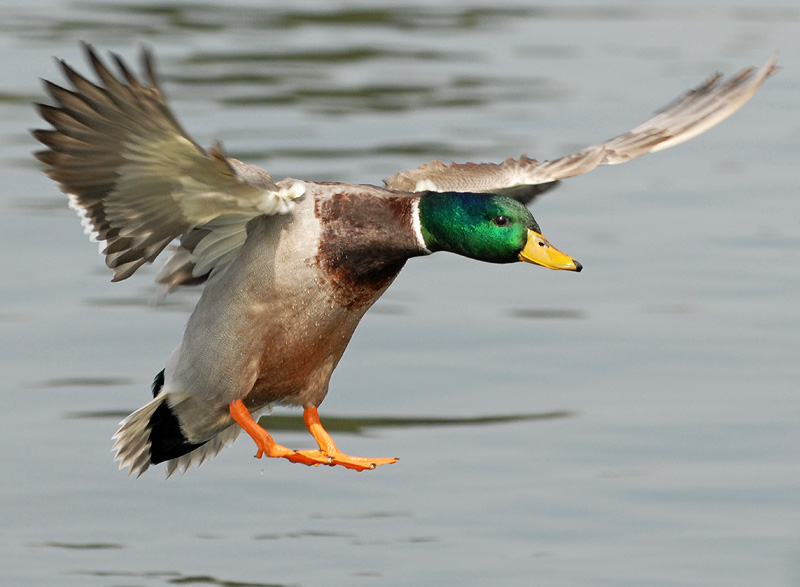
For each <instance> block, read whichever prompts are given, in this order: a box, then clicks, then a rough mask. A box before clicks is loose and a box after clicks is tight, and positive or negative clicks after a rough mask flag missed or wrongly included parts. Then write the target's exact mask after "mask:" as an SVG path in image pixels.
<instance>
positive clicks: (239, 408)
mask: <svg viewBox="0 0 800 587" xmlns="http://www.w3.org/2000/svg"><path fill="white" fill-rule="evenodd" d="M85 50H86V54H87V58H88V60H89V62H90V63H91V66H92V68H93V69H94V72H95V73H96V75H97V77H98V79H99V82H98V83H95V82H92V81H90V80H89V79H87V78H86V77H84V76H82V75H80V74H79V73H77V72H76V71H75V70H74V69H72V68H71V67H70V66H69V65H67V64H66V63H65V62H63V61H61V62H60V64H61V68H62V69H63V72H64V74H65V75H66V77H67V79H68V80H69V82H70V83H71V84H72V86H73V89H66V88H64V87H61V86H59V85H56V84H54V83H52V82H49V81H45V82H44V83H45V87H46V90H47V92H48V93H49V95H50V96H51V97H52V99H53V100H54V101H55V105H45V104H38V105H37V107H38V110H39V113H40V114H41V116H42V118H44V120H45V121H47V122H48V123H49V124H51V125H52V127H53V128H51V129H47V130H35V131H33V134H34V136H35V137H36V139H38V140H39V141H40V142H41V143H43V144H44V145H45V146H46V147H47V149H45V150H43V151H40V152H38V153H36V157H37V158H38V159H39V161H41V162H42V163H44V164H45V165H46V166H47V170H46V173H47V175H48V176H49V177H51V178H52V179H53V180H54V181H56V182H57V183H58V184H59V187H60V188H61V190H62V191H63V192H65V193H66V194H67V195H68V197H69V204H70V206H71V207H72V208H74V209H75V210H76V211H77V212H78V214H79V215H80V217H81V219H82V223H83V226H84V228H85V230H86V232H87V233H88V234H89V235H90V236H91V238H92V240H95V241H98V242H99V243H100V250H101V253H102V254H103V255H105V260H106V265H107V266H108V267H109V268H111V269H112V270H113V273H114V276H113V281H120V280H124V279H127V278H128V277H130V276H131V275H132V274H133V273H134V272H135V271H136V270H137V269H138V268H139V267H140V266H142V265H143V264H144V263H149V262H152V261H153V260H155V258H156V257H158V256H159V254H160V253H161V252H162V251H164V250H165V249H167V248H168V246H169V245H170V243H173V241H174V242H175V244H174V245H173V246H171V247H170V248H169V250H171V252H172V254H171V256H170V257H169V258H168V259H167V261H166V263H165V265H164V268H163V269H162V270H161V272H160V273H159V274H158V277H157V281H158V282H160V283H162V284H165V285H166V286H168V287H170V288H174V287H177V286H180V285H189V284H197V283H201V282H205V289H204V291H203V293H202V295H201V297H200V299H199V301H198V303H197V306H196V308H195V310H194V312H193V313H192V314H191V316H190V317H189V321H188V324H187V326H186V330H185V333H184V336H183V340H182V342H181V344H180V345H179V346H178V348H177V349H176V350H175V351H174V352H173V353H172V355H171V356H170V358H169V359H168V360H167V362H166V367H165V368H164V369H163V370H162V371H161V372H160V373H158V375H157V376H156V377H155V381H154V382H153V386H152V392H153V399H152V401H150V402H149V403H147V404H146V405H144V406H143V407H142V408H140V409H138V410H136V411H135V412H133V413H132V414H131V415H129V416H128V417H127V418H125V419H124V420H123V421H122V422H121V423H120V427H119V430H118V431H117V432H116V434H115V435H114V437H113V439H114V440H115V444H114V448H113V450H115V451H116V459H117V460H118V461H120V468H121V469H122V468H125V467H128V468H129V473H136V474H137V475H141V474H142V473H144V472H145V471H146V470H147V469H148V468H149V467H150V465H151V464H156V463H162V462H165V463H166V469H167V474H168V475H169V474H172V473H173V472H174V471H175V470H180V471H181V472H185V471H186V469H187V468H188V467H190V466H199V465H200V464H201V463H202V462H203V461H204V460H206V459H207V458H209V457H211V456H213V455H216V454H217V453H218V452H219V451H220V449H221V448H222V447H223V446H225V445H227V444H229V443H231V442H232V441H233V440H234V439H235V438H236V437H237V436H238V434H239V432H240V431H241V430H245V431H246V432H247V433H248V434H249V435H250V436H251V437H252V438H253V440H254V441H255V443H256V447H257V453H256V456H257V457H262V456H266V457H280V458H284V459H287V460H289V461H291V462H294V463H302V464H305V465H331V466H334V465H338V466H343V467H347V468H349V469H355V470H364V469H373V468H375V467H377V466H379V465H385V464H389V463H394V462H395V461H396V460H397V459H394V458H365V457H356V456H350V455H346V454H344V453H342V452H340V451H339V449H338V448H337V447H336V444H335V443H334V442H333V440H332V439H331V437H330V436H329V435H328V433H327V432H326V431H325V429H324V428H323V426H322V424H321V423H320V419H319V415H318V411H317V408H318V406H319V405H320V404H321V403H322V401H323V399H324V398H325V395H326V394H327V393H328V384H329V381H330V378H331V374H332V373H333V370H334V369H335V368H336V365H337V363H338V362H339V360H340V359H341V357H342V353H344V350H345V347H347V344H348V342H349V341H350V338H351V336H352V335H353V332H354V330H355V328H356V326H358V323H359V321H360V320H361V318H362V316H364V313H365V312H366V311H367V309H368V308H369V307H370V306H371V305H372V304H373V303H375V301H376V300H377V299H378V298H379V297H380V296H381V294H383V292H384V291H386V288H388V287H389V285H390V284H391V283H392V281H393V280H394V278H395V277H396V276H397V274H398V272H399V271H400V270H401V269H402V268H403V265H404V264H405V263H406V261H407V260H408V259H410V258H412V257H424V256H427V255H430V254H432V253H435V252H437V251H450V252H452V253H456V254H458V255H463V256H465V257H469V258H472V259H476V260H479V261H485V262H489V263H513V262H517V261H525V262H528V263H533V264H536V265H541V266H543V267H547V268H550V269H560V270H567V271H580V270H581V265H580V263H578V262H577V261H576V260H574V259H572V258H571V257H569V256H568V255H566V254H564V253H562V252H560V251H559V250H558V249H556V248H555V247H553V246H552V245H551V244H550V243H549V242H548V241H547V240H546V239H545V237H544V236H543V235H542V231H541V230H540V228H539V225H538V224H537V223H536V221H535V220H534V218H533V216H532V215H531V213H530V212H529V211H528V209H527V208H526V207H525V205H524V204H523V203H522V202H526V201H528V200H530V199H531V198H532V196H533V195H535V194H537V193H539V192H540V191H542V190H543V189H546V188H548V187H551V186H552V185H554V184H555V182H558V181H559V180H561V179H564V178H567V177H572V176H576V175H580V174H582V173H586V172H588V171H591V170H592V169H594V168H595V167H597V166H598V165H613V164H616V163H621V162H623V161H627V160H629V159H633V158H635V157H638V156H640V155H643V154H645V153H650V152H654V151H659V150H661V149H666V148H668V147H672V146H674V145H677V144H679V143H681V142H683V141H686V140H688V139H690V138H692V137H694V136H696V135H698V134H700V133H702V132H703V131H705V130H707V129H709V128H710V127H712V126H714V125H715V124H717V123H719V122H720V121H722V120H723V119H725V118H726V117H728V116H730V115H731V114H732V113H733V112H735V111H736V110H738V109H739V108H740V107H741V106H742V105H743V104H744V103H745V102H746V101H747V100H749V99H750V97H751V96H752V95H753V94H754V93H755V91H756V90H757V89H758V88H759V86H761V84H762V83H763V82H764V80H765V79H766V78H767V77H768V76H769V75H770V74H771V73H772V72H773V71H775V61H776V58H775V57H773V58H772V59H770V60H769V61H768V62H767V63H766V64H765V65H764V66H763V67H762V68H760V69H759V70H757V71H755V70H753V69H748V70H745V71H743V72H742V73H740V74H738V75H737V76H735V77H733V78H731V79H729V80H727V81H723V80H722V79H720V76H714V77H712V78H711V79H710V80H708V81H707V82H705V83H704V84H702V85H700V86H699V87H697V88H696V89H694V90H691V91H690V92H688V93H687V94H685V95H683V96H682V97H681V98H679V99H678V100H677V101H675V102H674V103H672V104H671V105H670V106H668V107H667V108H666V109H664V110H662V111H661V112H660V113H658V114H657V115H655V116H654V117H653V118H651V119H649V120H648V121H646V122H645V123H643V124H641V125H639V126H637V127H635V128H634V129H633V130H631V131H629V132H627V133H625V134H622V135H620V136H618V137H616V138H613V139H611V140H608V141H605V142H603V143H600V144H596V145H593V146H590V147H587V148H585V149H582V150H580V151H578V152H576V153H573V154H571V155H567V156H566V157H561V158H559V159H555V160H553V161H543V162H538V161H536V160H534V159H529V158H527V157H525V156H523V157H521V158H519V159H507V160H505V161H504V162H503V163H501V164H491V163H482V164H474V163H466V164H451V165H445V164H444V163H442V162H440V161H434V162H432V163H428V164H426V165H423V166H422V167H419V168H418V169H414V170H411V171H405V172H402V173H398V174H397V175H395V176H393V177H390V178H388V179H386V180H385V182H384V183H385V185H384V186H383V187H377V186H371V185H351V184H344V183H317V182H309V181H303V180H298V179H291V178H288V179H284V180H281V181H277V182H275V181H273V180H272V178H271V177H270V175H269V174H268V173H267V172H265V171H263V170H261V169H259V168H258V167H254V166H252V165H248V164H246V163H242V162H241V161H238V160H236V159H233V158H231V157H229V156H227V155H226V154H225V151H224V150H223V147H222V145H221V144H219V143H217V145H216V146H214V147H212V148H210V149H208V150H205V149H203V148H202V147H200V146H199V145H198V144H197V143H196V142H195V141H193V140H192V139H191V138H190V136H189V135H188V133H187V132H186V131H184V129H183V128H182V127H181V125H180V124H179V122H178V121H177V119H176V118H175V116H174V115H173V113H172V111H171V110H170V108H169V106H168V105H167V103H166V101H165V99H164V96H163V94H162V91H161V87H160V84H159V82H158V78H157V76H156V72H155V67H154V63H153V56H152V54H151V52H150V51H149V50H147V49H145V50H143V52H142V61H143V70H144V76H145V77H144V81H142V80H141V79H139V78H137V76H136V75H135V74H134V73H133V72H132V71H131V69H130V68H129V67H128V66H127V65H126V64H125V63H124V62H123V61H122V59H120V58H119V57H117V56H113V59H114V61H115V62H116V67H117V68H118V70H119V72H118V73H117V74H115V73H112V71H111V70H110V69H109V67H108V66H107V65H106V64H105V63H103V61H102V60H101V59H100V58H99V57H98V55H97V53H96V52H95V51H94V50H93V49H92V47H90V46H89V45H85ZM272 404H288V405H295V406H300V407H302V408H303V419H304V421H305V424H306V426H307V427H308V430H309V432H310V433H311V434H312V436H313V437H314V439H315V440H316V442H317V444H318V446H319V448H317V449H313V450H293V449H290V448H286V447H284V446H282V445H280V444H278V443H276V442H275V441H274V440H273V438H272V436H270V434H269V433H267V432H266V430H264V429H263V428H262V427H261V426H260V425H259V424H258V423H257V420H258V416H259V415H260V413H261V412H262V410H264V409H265V408H266V407H268V406H270V405H272Z"/></svg>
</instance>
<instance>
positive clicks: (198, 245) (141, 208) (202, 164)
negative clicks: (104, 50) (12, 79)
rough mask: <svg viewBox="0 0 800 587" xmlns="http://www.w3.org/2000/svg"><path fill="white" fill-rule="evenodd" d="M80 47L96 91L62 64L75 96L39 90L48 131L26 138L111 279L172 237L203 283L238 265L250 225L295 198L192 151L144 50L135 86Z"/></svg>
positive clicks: (218, 153)
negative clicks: (34, 142)
mask: <svg viewBox="0 0 800 587" xmlns="http://www.w3.org/2000/svg"><path fill="white" fill-rule="evenodd" d="M84 47H85V49H86V53H87V56H88V59H89V61H90V63H91V64H92V67H93V69H94V71H95V72H96V74H97V76H98V78H99V80H100V83H99V84H95V83H93V82H91V81H89V80H88V79H86V78H85V77H83V76H81V75H80V74H78V73H77V72H76V71H75V70H73V69H72V68H71V67H70V66H69V65H67V64H66V63H65V62H63V61H60V64H61V68H62V69H63V71H64V74H65V75H66V77H67V79H68V80H69V81H70V83H71V84H72V86H73V88H74V89H66V88H64V87H61V86H58V85H56V84H54V83H52V82H49V81H45V82H44V84H45V87H46V89H47V91H48V93H49V94H50V95H51V96H52V98H53V99H54V100H55V102H56V105H54V106H51V105H45V104H38V105H37V106H38V108H39V112H40V113H41V116H42V118H44V119H45V120H46V121H47V122H49V123H50V124H52V125H53V127H54V128H53V129H48V130H35V131H33V134H34V136H35V137H36V138H37V139H38V140H39V141H40V142H42V143H43V144H44V145H45V146H47V147H48V148H47V149H46V150H44V151H40V152H38V153H36V157H37V158H38V159H39V160H40V161H41V162H43V163H44V164H46V165H48V166H49V169H48V170H47V174H48V175H49V176H50V177H51V178H52V179H54V180H55V181H56V182H58V183H59V185H60V187H61V189H62V191H64V192H66V193H67V194H69V198H70V205H71V206H72V207H73V208H74V209H75V210H76V211H77V212H78V214H79V215H80V216H81V217H82V219H83V224H84V227H85V229H86V232H87V233H88V234H90V235H91V237H92V239H93V240H97V241H99V242H100V243H101V244H100V250H101V252H102V253H103V254H104V255H105V256H106V264H107V265H108V266H109V267H110V268H112V269H113V270H114V281H119V280H121V279H125V278H127V277H129V276H130V275H132V274H133V273H134V272H135V271H136V269H138V268H139V267H140V266H141V265H142V264H143V263H145V262H148V261H153V260H154V259H155V258H156V257H157V256H158V254H159V253H160V252H161V251H162V250H163V249H164V248H165V247H166V246H167V245H168V244H169V243H170V242H171V241H172V240H173V239H175V238H178V237H182V238H183V239H187V240H188V241H191V243H190V246H189V247H188V248H186V249H182V251H183V253H184V256H185V257H186V258H185V259H183V261H185V263H184V266H185V267H189V268H190V271H193V272H194V277H195V278H202V276H203V275H207V274H208V273H209V272H210V271H211V270H212V269H213V268H214V267H217V266H220V265H221V264H224V263H225V262H227V261H229V260H230V259H231V258H232V257H235V255H236V254H237V253H238V250H239V248H241V245H242V244H243V243H244V239H245V237H246V228H245V227H246V225H247V222H248V221H249V220H251V219H252V218H255V217H256V216H259V215H262V214H266V215H270V214H279V213H286V212H288V211H290V210H291V206H292V200H293V199H294V198H296V197H298V196H300V195H302V189H301V188H298V187H296V186H295V187H294V188H291V187H290V188H283V189H282V188H280V187H278V186H277V185H275V183H273V182H272V180H271V179H270V176H269V175H268V174H267V173H266V172H264V171H262V170H261V169H258V168H256V167H252V166H249V165H245V164H244V163H242V162H240V161H237V160H235V159H230V158H228V157H226V156H225V154H224V153H223V151H222V147H221V145H219V144H218V145H217V146H215V147H213V148H212V149H209V150H208V151H206V150H204V149H202V148H201V147H200V146H199V145H198V144H197V143H195V142H194V141H193V140H192V139H191V138H190V137H189V136H188V134H187V133H186V132H185V131H184V130H183V128H182V127H181V125H180V124H179V123H178V121H177V120H176V118H175V116H174V115H173V114H172V112H171V111H170V109H169V107H168V106H167V104H166V102H165V100H164V96H163V95H162V93H161V89H160V87H159V84H158V80H157V78H156V74H155V69H154V65H153V58H152V55H151V53H150V52H149V51H148V50H147V49H145V50H143V52H142V62H143V68H144V72H145V76H146V82H145V83H142V82H141V81H140V80H138V79H137V78H136V77H135V76H134V74H133V73H132V72H131V70H130V69H129V68H128V67H127V66H126V65H125V63H123V61H122V60H121V59H120V58H119V57H117V56H116V55H115V56H114V60H115V61H116V64H117V67H118V69H119V74H120V76H121V77H117V76H116V75H115V74H113V73H111V71H110V70H109V69H108V67H107V66H106V65H105V64H104V63H103V62H102V61H101V60H100V59H99V58H98V56H97V54H96V53H95V52H94V50H93V49H92V48H91V47H90V46H88V45H85V46H84ZM199 251H200V252H202V254H199ZM191 277H192V276H186V275H183V276H182V278H181V279H182V280H183V281H184V282H185V281H187V280H189V279H191Z"/></svg>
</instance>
